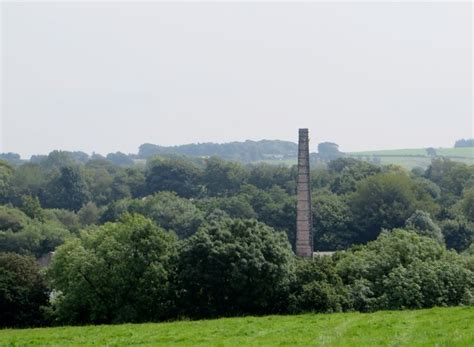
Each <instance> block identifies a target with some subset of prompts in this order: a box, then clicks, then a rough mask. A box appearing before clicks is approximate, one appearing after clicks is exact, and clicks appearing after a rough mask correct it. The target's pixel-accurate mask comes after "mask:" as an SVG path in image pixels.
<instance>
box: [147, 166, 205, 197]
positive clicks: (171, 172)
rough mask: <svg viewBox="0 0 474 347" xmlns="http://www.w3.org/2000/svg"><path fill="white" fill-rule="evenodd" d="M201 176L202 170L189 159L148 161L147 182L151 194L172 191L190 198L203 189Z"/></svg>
mask: <svg viewBox="0 0 474 347" xmlns="http://www.w3.org/2000/svg"><path fill="white" fill-rule="evenodd" d="M200 177H201V172H200V170H199V169H198V168H197V167H196V166H195V165H193V164H192V163H191V162H189V161H186V160H178V159H162V158H155V159H153V160H151V161H150V162H149V163H148V168H147V171H146V184H147V189H148V193H150V194H152V193H156V192H160V191H172V192H175V193H176V194H178V195H179V196H182V197H186V198H190V197H193V196H197V195H199V193H200V192H201V191H202V187H200V185H199V183H200Z"/></svg>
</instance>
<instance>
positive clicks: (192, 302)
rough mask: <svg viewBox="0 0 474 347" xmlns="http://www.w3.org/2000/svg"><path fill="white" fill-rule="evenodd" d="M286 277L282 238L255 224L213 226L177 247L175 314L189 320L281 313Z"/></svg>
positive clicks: (287, 252) (288, 255)
mask: <svg viewBox="0 0 474 347" xmlns="http://www.w3.org/2000/svg"><path fill="white" fill-rule="evenodd" d="M292 274H293V254H292V251H291V248H290V244H289V243H288V240H287V238H286V235H285V234H284V233H280V232H275V231H274V230H273V229H272V228H270V227H268V226H266V225H264V224H262V223H259V222H257V221H255V220H239V219H237V220H232V219H222V220H220V221H215V222H213V223H212V224H211V225H206V226H204V227H202V228H201V229H200V230H199V231H198V232H197V233H196V234H195V235H193V236H192V237H190V238H188V239H186V240H184V241H183V242H182V245H181V248H180V252H179V258H178V265H177V278H176V290H177V292H178V295H179V303H180V309H181V312H182V313H183V314H185V315H190V316H192V317H212V316H231V315H240V314H263V313H275V312H282V311H284V309H285V306H286V300H287V297H288V290H289V285H290V282H291V278H292Z"/></svg>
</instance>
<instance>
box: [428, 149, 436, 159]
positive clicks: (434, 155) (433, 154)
mask: <svg viewBox="0 0 474 347" xmlns="http://www.w3.org/2000/svg"><path fill="white" fill-rule="evenodd" d="M426 154H427V155H428V156H430V157H436V149H434V148H433V147H428V148H426Z"/></svg>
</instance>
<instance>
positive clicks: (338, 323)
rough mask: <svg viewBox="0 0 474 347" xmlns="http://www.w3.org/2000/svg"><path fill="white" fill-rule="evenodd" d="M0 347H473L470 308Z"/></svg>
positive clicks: (87, 333) (24, 334)
mask: <svg viewBox="0 0 474 347" xmlns="http://www.w3.org/2000/svg"><path fill="white" fill-rule="evenodd" d="M0 345H1V346H128V345H140V346H176V345H177V346H242V347H243V346H303V345H304V346H466V347H468V346H469V347H471V346H474V307H470V308H468V307H456V308H434V309H429V310H417V311H383V312H376V313H370V314H363V313H336V314H306V315H296V316H267V317H259V318H257V317H244V318H225V319H217V320H202V321H181V322H173V323H160V324H124V325H102V326H85V327H62V328H42V329H24V330H8V329H7V330H0Z"/></svg>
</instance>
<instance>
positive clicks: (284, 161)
mask: <svg viewBox="0 0 474 347" xmlns="http://www.w3.org/2000/svg"><path fill="white" fill-rule="evenodd" d="M460 141H461V140H460ZM460 141H457V144H458V145H459V143H460ZM462 141H464V142H462V144H466V143H469V142H468V140H462ZM318 151H319V153H316V152H313V153H311V156H310V160H311V163H312V165H318V164H322V165H324V164H325V163H327V162H328V161H330V160H332V159H335V158H337V157H351V158H356V159H360V160H365V161H369V162H372V163H376V164H383V165H387V164H395V165H400V166H403V167H405V168H407V169H413V168H414V167H421V168H426V167H428V166H429V165H430V163H431V160H432V159H433V158H436V157H445V158H448V159H450V160H454V161H459V162H463V163H466V164H468V165H474V147H454V148H408V149H393V150H375V151H361V152H340V151H339V149H338V146H337V144H335V143H331V142H324V143H320V144H319V145H318ZM157 155H160V156H165V157H169V156H179V157H188V158H209V157H213V156H216V157H220V158H222V159H225V160H232V161H238V162H241V163H258V162H263V163H268V164H274V165H287V166H291V165H295V164H296V163H297V156H298V145H297V144H296V143H294V142H291V141H281V140H260V141H251V140H247V141H242V142H228V143H211V142H207V143H194V144H187V145H180V146H159V145H154V144H150V143H145V144H143V145H141V146H140V147H139V151H138V154H125V153H121V152H116V153H109V154H108V155H107V156H101V155H99V154H95V153H94V154H93V155H92V156H90V155H88V154H87V153H84V152H79V151H76V152H71V151H53V152H51V153H50V154H49V155H34V156H32V157H31V159H30V161H31V162H35V163H39V162H41V161H43V160H53V161H61V160H65V159H66V158H69V159H70V160H72V161H73V162H76V163H86V162H87V161H89V160H91V159H104V160H105V159H107V160H108V161H110V162H112V163H114V164H116V165H122V166H130V165H133V164H134V163H135V164H144V163H145V162H146V159H148V158H151V157H153V156H157ZM48 158H49V159H48ZM0 160H3V161H7V162H8V163H10V164H11V165H20V164H22V163H24V162H27V161H28V160H25V159H21V158H20V156H19V155H18V154H16V153H0Z"/></svg>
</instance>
